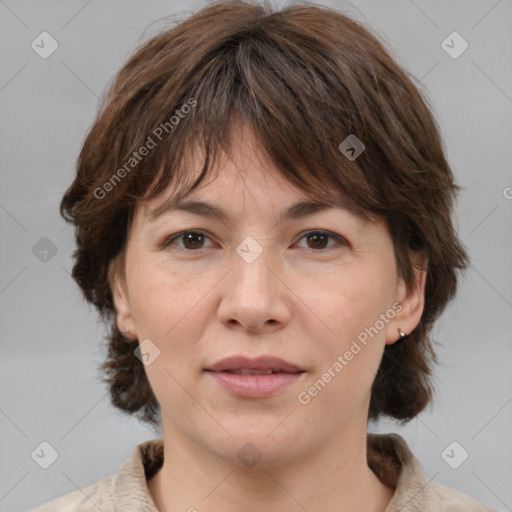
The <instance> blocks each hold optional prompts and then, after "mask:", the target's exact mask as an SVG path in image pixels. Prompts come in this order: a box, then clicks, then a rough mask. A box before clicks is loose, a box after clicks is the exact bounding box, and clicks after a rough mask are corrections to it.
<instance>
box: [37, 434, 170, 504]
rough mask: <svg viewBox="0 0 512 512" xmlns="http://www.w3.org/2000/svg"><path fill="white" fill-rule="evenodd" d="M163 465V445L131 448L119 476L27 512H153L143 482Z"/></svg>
mask: <svg viewBox="0 0 512 512" xmlns="http://www.w3.org/2000/svg"><path fill="white" fill-rule="evenodd" d="M162 462H163V441H162V440H161V439H153V440H151V441H146V442H145V443H141V444H139V445H137V446H136V447H135V449H134V450H133V452H132V455H131V457H130V458H129V459H127V460H125V461H124V462H123V463H122V464H121V466H120V468H119V472H118V473H116V474H115V475H111V476H108V477H105V478H103V479H101V480H98V481H97V482H95V483H92V484H89V485H87V486H86V487H83V488H81V489H77V490H75V491H72V492H70V493H68V494H64V495H63V496H59V497H58V498H55V499H53V500H51V501H48V502H47V503H45V504H43V505H40V506H38V507H36V508H34V509H32V510H30V511H29V512H98V510H101V511H102V512H111V511H113V510H123V511H125V512H128V511H135V510H136V511H137V512H139V511H140V512H143V511H145V512H155V511H157V509H156V507H155V505H154V503H153V500H152V499H151V496H150V494H149V490H148V487H147V481H146V478H147V477H149V475H151V474H152V473H153V472H154V471H156V469H158V467H160V466H161V464H162Z"/></svg>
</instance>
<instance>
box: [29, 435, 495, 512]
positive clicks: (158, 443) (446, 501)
mask: <svg viewBox="0 0 512 512" xmlns="http://www.w3.org/2000/svg"><path fill="white" fill-rule="evenodd" d="M367 453H368V464H369V466H370V468H371V469H372V470H373V472H374V473H375V474H376V475H377V476H378V477H379V479H380V480H381V481H382V482H383V483H384V484H386V485H388V486H389V487H391V488H394V489H395V494H394V495H393V498H392V499H391V501H390V503H389V505H388V507H387V508H386V512H400V511H402V512H404V511H406V512H439V511H450V512H496V511H495V510H494V509H492V508H490V507H488V506H486V505H484V504H483V503H480V502H478V501H475V500H474V499H473V498H471V497H470V496H468V495H467V494H464V493H462V492H460V491H457V490H456V489H453V488H451V487H447V486H445V485H442V484H439V483H437V482H434V481H433V480H431V479H429V478H427V476H426V475H425V473H424V471H423V469H422V467H421V465H420V463H419V462H418V460H417V459H416V458H415V457H414V456H413V455H412V453H411V451H410V450H409V448H408V446H407V444H406V442H405V440H404V439H403V438H402V437H400V436H399V435H398V434H368V452H367ZM162 463H163V440H162V439H153V440H151V441H146V442H145V443H142V444H139V445H137V447H136V448H135V449H134V451H133V454H132V455H131V457H130V458H129V459H128V460H126V461H125V462H123V464H122V465H121V467H120V468H119V472H118V473H117V474H116V475H112V476H109V477H106V478H104V479H102V480H99V481H98V482H96V483H93V484H91V485H88V486H87V487H84V488H83V489H81V490H76V491H73V492H71V493H69V494H66V495H64V496H61V497H60V498H56V499H54V500H51V501H49V502H48V503H46V504H44V505H41V506H39V507H37V508H35V509H33V510H32V511H30V512H78V511H79V512H98V510H101V511H102V512H114V511H119V512H121V511H122V512H135V511H137V512H158V509H157V508H156V506H155V504H154V502H153V499H152V498H151V495H150V493H149V490H148V486H147V479H148V478H151V476H153V475H154V474H155V473H156V471H157V470H158V469H159V468H160V467H161V466H162Z"/></svg>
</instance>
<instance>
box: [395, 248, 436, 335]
mask: <svg viewBox="0 0 512 512" xmlns="http://www.w3.org/2000/svg"><path fill="white" fill-rule="evenodd" d="M412 263H413V271H414V280H415V283H414V286H413V287H412V288H408V287H407V285H406V283H405V281H404V279H403V278H402V277H399V278H398V285H397V292H396V302H397V303H398V304H399V306H397V307H396V309H395V308H394V309H395V311H396V315H395V317H394V318H393V320H392V321H391V322H389V324H388V330H387V335H386V344H387V345H391V344H393V343H395V342H396V341H398V340H399V339H400V334H399V331H402V332H404V333H405V334H406V335H407V334H410V333H411V332H412V331H414V329H415V328H416V327H417V325H418V324H419V322H420V320H421V316H422V314H423V309H424V307H425V283H426V281H427V268H428V258H427V257H426V256H424V255H422V254H421V255H420V254H419V253H415V254H414V255H413V257H412Z"/></svg>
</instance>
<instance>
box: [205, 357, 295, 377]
mask: <svg viewBox="0 0 512 512" xmlns="http://www.w3.org/2000/svg"><path fill="white" fill-rule="evenodd" d="M242 368H244V369H247V370H261V371H265V370H272V371H276V372H287V373H295V372H302V371H304V370H303V369H302V368H299V367H298V366H296V365H294V364H292V363H289V362H288V361H285V360H283V359H281V358H279V357H273V356H260V357H257V358H254V359H250V358H248V357H245V356H231V357H226V358H224V359H221V360H220V361H218V362H217V363H215V364H213V365H212V366H209V367H208V368H206V370H208V371H211V372H224V371H229V370H239V369H242Z"/></svg>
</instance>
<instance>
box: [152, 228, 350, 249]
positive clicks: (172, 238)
mask: <svg viewBox="0 0 512 512" xmlns="http://www.w3.org/2000/svg"><path fill="white" fill-rule="evenodd" d="M190 234H193V235H203V236H204V237H206V238H208V239H210V237H209V236H208V235H207V234H206V233H205V232H204V231H201V230H193V229H189V230H185V231H180V232H179V233H176V234H174V235H171V236H169V237H167V238H166V239H165V241H164V242H163V244H162V248H166V247H169V246H170V245H171V244H172V243H173V242H174V241H175V240H177V239H180V238H182V237H184V236H185V235H190ZM311 235H323V236H328V237H329V238H332V239H334V240H336V242H337V243H336V244H335V245H333V246H331V247H327V248H324V249H311V248H309V247H308V248H306V249H309V250H310V251H313V252H317V253H318V252H327V251H328V250H330V249H336V247H337V246H347V245H348V242H347V240H346V239H345V238H343V237H342V236H341V235H337V234H336V233H332V232H331V231H325V230H319V229H314V230H310V231H307V232H305V233H304V234H303V235H302V236H301V237H300V238H299V240H302V239H303V238H305V237H307V236H311ZM175 248H176V249H179V250H182V251H185V252H190V253H192V252H198V251H200V250H201V249H205V248H204V247H201V248H199V249H186V248H185V247H179V246H175ZM206 249H207V247H206Z"/></svg>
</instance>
